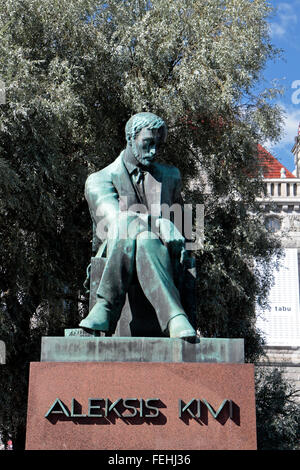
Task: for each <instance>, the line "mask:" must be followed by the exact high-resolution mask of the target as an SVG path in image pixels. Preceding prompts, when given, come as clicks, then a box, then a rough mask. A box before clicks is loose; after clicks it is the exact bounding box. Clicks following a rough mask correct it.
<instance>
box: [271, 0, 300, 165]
mask: <svg viewBox="0 0 300 470" xmlns="http://www.w3.org/2000/svg"><path fill="white" fill-rule="evenodd" d="M270 3H271V4H272V5H273V6H274V7H276V9H277V11H276V14H275V16H274V17H273V18H271V19H270V28H271V38H272V43H273V44H274V45H275V46H276V47H278V48H280V49H283V58H282V59H277V60H276V62H275V63H274V62H273V61H272V62H271V61H270V62H268V64H267V67H266V69H265V72H264V76H265V79H266V80H267V85H268V86H269V85H271V81H272V80H273V79H278V80H279V84H280V85H281V86H283V87H284V95H283V96H281V97H280V98H279V99H278V101H277V102H278V103H279V104H280V105H281V106H282V107H283V108H284V110H285V113H286V117H285V129H284V135H283V137H282V139H281V141H280V143H279V144H276V145H270V144H269V145H267V146H266V148H267V149H268V150H270V151H271V152H272V154H273V155H274V156H275V157H276V158H277V159H278V160H279V161H280V162H281V163H282V164H283V165H285V166H286V167H287V168H288V169H289V170H290V171H293V170H294V168H295V165H294V157H293V154H292V152H291V149H292V147H293V144H294V139H295V136H296V135H297V133H298V125H299V123H300V63H299V62H300V0H290V1H280V0H271V1H270Z"/></svg>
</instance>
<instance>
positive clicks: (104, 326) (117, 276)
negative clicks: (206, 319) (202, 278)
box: [79, 113, 196, 339]
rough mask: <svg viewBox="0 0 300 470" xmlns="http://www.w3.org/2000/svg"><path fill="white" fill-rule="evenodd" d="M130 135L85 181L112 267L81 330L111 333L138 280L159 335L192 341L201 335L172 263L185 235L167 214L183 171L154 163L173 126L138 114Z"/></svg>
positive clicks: (177, 194)
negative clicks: (183, 299) (188, 311)
mask: <svg viewBox="0 0 300 470" xmlns="http://www.w3.org/2000/svg"><path fill="white" fill-rule="evenodd" d="M125 133H126V140H127V147H126V149H125V150H123V151H122V152H121V154H120V155H119V157H118V158H117V159H116V160H115V161H114V162H113V163H112V164H110V165H109V166H107V167H106V168H104V169H103V170H101V171H98V172H96V173H93V174H91V175H90V176H89V177H88V179H87V181H86V187H85V196H86V199H87V201H88V204H89V209H90V212H91V217H92V220H93V223H94V227H96V228H97V232H96V233H97V237H98V238H99V239H100V240H101V241H102V244H101V246H100V248H99V252H101V253H104V252H105V253H106V257H107V262H106V265H105V268H104V271H103V274H102V277H101V280H100V282H99V287H98V290H97V302H96V304H95V305H94V307H93V308H92V309H91V311H90V313H89V314H88V316H87V317H86V318H85V319H83V320H82V321H81V322H80V325H79V326H81V327H82V328H85V329H87V330H100V331H104V332H106V333H108V332H109V333H113V332H114V331H115V328H116V325H117V322H118V320H119V318H120V315H121V311H122V308H123V305H124V302H125V298H126V293H127V291H128V289H129V286H130V284H131V282H132V279H133V277H134V276H137V279H138V282H139V284H140V286H141V288H142V290H143V292H144V294H145V296H146V298H147V299H148V300H149V302H150V303H151V304H152V306H153V308H154V310H155V312H156V315H157V319H158V322H159V325H160V328H161V331H162V332H163V333H164V334H165V335H166V336H169V337H172V338H184V339H192V338H195V337H196V332H195V329H194V328H193V326H192V325H191V323H190V321H189V319H188V316H187V314H186V313H185V311H184V308H183V306H182V302H181V300H180V294H179V291H178V289H177V287H176V285H175V284H176V282H175V278H174V276H175V272H176V269H175V268H174V266H175V265H176V263H177V266H178V263H179V262H180V259H181V260H182V259H183V258H184V256H185V255H186V251H185V238H184V237H183V236H182V234H181V233H180V231H179V230H178V228H177V227H176V224H175V222H173V221H172V220H171V219H170V218H166V217H164V216H163V214H162V207H163V206H166V207H171V206H172V205H174V204H177V206H179V207H181V206H182V198H181V192H180V191H181V176H180V172H179V170H178V169H177V168H175V167H173V166H169V165H163V164H160V163H157V162H156V157H157V154H158V152H159V149H160V147H161V145H162V144H163V143H164V142H165V141H166V137H167V127H166V124H165V122H164V121H163V120H162V119H161V118H159V117H158V116H156V115H155V114H152V113H138V114H135V115H134V116H132V117H131V118H130V119H129V121H128V122H127V124H126V128H125ZM145 322H147V318H145Z"/></svg>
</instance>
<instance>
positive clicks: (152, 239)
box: [136, 230, 163, 252]
mask: <svg viewBox="0 0 300 470" xmlns="http://www.w3.org/2000/svg"><path fill="white" fill-rule="evenodd" d="M136 243H137V250H139V251H141V250H143V251H147V252H148V251H151V250H153V251H155V252H156V251H157V250H160V248H161V247H163V244H162V243H161V241H160V239H159V238H158V236H157V235H155V234H154V233H153V232H150V231H147V230H145V231H143V232H141V233H139V234H138V235H137V237H136Z"/></svg>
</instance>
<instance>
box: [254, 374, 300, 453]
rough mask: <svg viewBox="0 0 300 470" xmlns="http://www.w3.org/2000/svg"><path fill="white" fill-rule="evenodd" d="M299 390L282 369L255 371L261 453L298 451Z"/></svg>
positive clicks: (258, 435) (299, 427)
mask: <svg viewBox="0 0 300 470" xmlns="http://www.w3.org/2000/svg"><path fill="white" fill-rule="evenodd" d="M299 391H300V390H296V388H295V386H294V384H292V383H291V382H289V381H288V380H287V379H286V378H285V376H284V372H283V369H280V368H274V369H270V368H268V367H258V368H257V369H256V419H257V442H258V449H259V450H296V449H299V443H300V413H299V408H300V403H299V400H298V401H297V397H298V398H299Z"/></svg>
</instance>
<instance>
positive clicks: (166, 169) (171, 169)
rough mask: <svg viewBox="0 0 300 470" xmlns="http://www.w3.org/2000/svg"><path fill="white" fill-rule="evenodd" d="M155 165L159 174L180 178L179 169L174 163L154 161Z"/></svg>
mask: <svg viewBox="0 0 300 470" xmlns="http://www.w3.org/2000/svg"><path fill="white" fill-rule="evenodd" d="M155 167H156V170H157V171H159V173H160V174H162V175H164V176H167V177H168V178H174V179H181V174H180V171H179V169H178V168H177V167H176V166H174V165H167V164H166V163H156V164H155Z"/></svg>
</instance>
